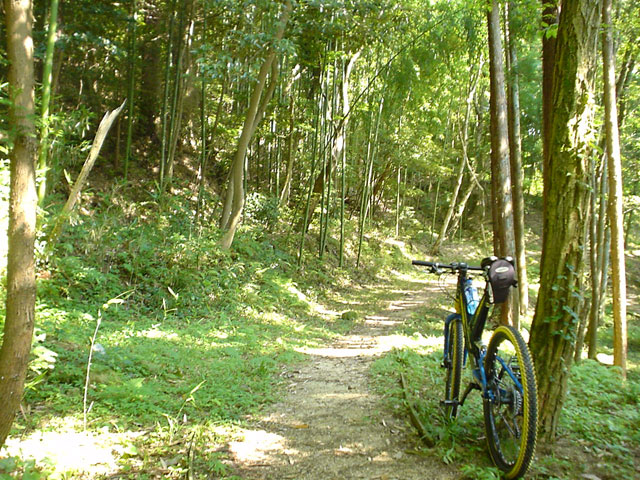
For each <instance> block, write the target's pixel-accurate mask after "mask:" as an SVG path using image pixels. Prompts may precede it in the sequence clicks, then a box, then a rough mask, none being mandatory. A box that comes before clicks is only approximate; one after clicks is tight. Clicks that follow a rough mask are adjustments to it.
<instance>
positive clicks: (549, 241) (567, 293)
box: [529, 0, 600, 440]
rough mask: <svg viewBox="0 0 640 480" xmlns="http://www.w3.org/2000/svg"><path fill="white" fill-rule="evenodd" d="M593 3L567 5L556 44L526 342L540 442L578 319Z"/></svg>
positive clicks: (559, 397) (561, 392)
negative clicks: (538, 251) (538, 254)
mask: <svg viewBox="0 0 640 480" xmlns="http://www.w3.org/2000/svg"><path fill="white" fill-rule="evenodd" d="M599 6H600V2H599V1H598V0H577V1H573V2H566V3H565V4H564V5H563V8H562V12H561V14H560V19H559V25H558V34H557V38H556V45H555V48H556V51H555V61H554V72H553V85H552V89H551V92H552V107H553V108H552V109H551V110H550V111H548V114H549V115H551V119H550V120H549V119H547V120H549V122H548V125H550V129H549V131H548V132H547V133H548V134H549V146H548V148H549V150H548V158H545V160H546V161H547V166H548V170H547V171H546V172H545V175H544V181H545V183H544V196H545V198H546V199H547V205H546V210H545V211H544V219H543V229H544V235H543V244H542V258H541V262H540V290H539V293H538V300H537V304H536V312H535V316H534V319H533V324H532V326H531V338H530V341H529V344H530V347H531V351H532V353H533V357H534V362H535V365H536V374H537V379H538V401H539V406H540V408H539V411H540V419H539V428H540V431H541V434H542V436H543V438H545V439H546V440H552V439H553V438H554V437H555V434H556V430H557V426H558V419H559V416H560V411H561V409H562V405H563V403H564V399H565V395H566V386H567V379H568V376H569V370H570V368H571V364H572V362H573V351H574V343H575V335H576V329H577V325H578V320H579V318H578V315H577V313H576V312H578V310H579V308H580V303H581V293H582V292H580V291H579V290H578V288H579V287H578V286H579V284H580V282H579V278H580V275H581V274H582V263H583V262H582V259H583V250H584V245H583V243H584V237H585V235H584V234H585V231H584V230H585V228H586V224H587V218H586V216H587V211H588V205H587V202H588V188H589V182H588V177H589V165H588V162H589V154H590V143H591V141H592V138H593V116H594V104H593V103H594V98H593V97H594V71H595V67H596V61H595V58H596V46H597V40H598V28H599V25H600V15H599V13H600V11H599Z"/></svg>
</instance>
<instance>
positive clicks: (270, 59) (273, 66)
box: [220, 0, 293, 249]
mask: <svg viewBox="0 0 640 480" xmlns="http://www.w3.org/2000/svg"><path fill="white" fill-rule="evenodd" d="M292 9H293V5H292V3H291V0H287V2H286V3H285V6H284V9H283V10H282V14H281V16H280V20H279V25H278V30H277V31H276V35H275V38H274V42H279V41H280V40H282V37H283V36H284V31H285V28H286V26H287V22H288V21H289V15H290V14H291V10H292ZM269 72H271V84H270V85H269V88H268V89H267V91H266V93H265V94H264V96H263V91H264V87H265V84H266V82H267V77H268V75H269ZM277 81H278V59H277V58H276V46H275V45H272V46H271V47H270V48H269V51H268V53H267V56H266V58H265V60H264V62H263V64H262V66H261V67H260V71H259V73H258V78H257V82H256V85H255V86H254V89H253V92H252V94H251V98H250V101H249V108H248V109H247V114H246V117H245V121H244V125H243V127H242V132H241V133H240V138H239V139H238V147H237V149H236V153H235V156H234V158H233V163H232V164H231V174H230V176H229V183H228V187H227V194H226V199H225V205H224V210H223V212H222V219H221V222H220V225H221V227H222V228H223V229H224V230H225V233H224V235H223V237H222V239H221V241H220V245H221V246H222V248H223V249H228V248H230V247H231V244H232V243H233V238H234V236H235V234H236V230H237V228H238V225H239V224H240V218H241V216H242V211H243V209H244V181H245V157H246V154H247V149H248V147H249V142H250V141H251V139H252V138H253V134H254V132H255V130H256V128H257V126H258V124H259V123H260V121H261V120H262V116H263V115H264V112H265V110H266V108H267V104H268V103H269V101H270V100H271V96H272V95H273V90H274V89H275V85H276V83H277Z"/></svg>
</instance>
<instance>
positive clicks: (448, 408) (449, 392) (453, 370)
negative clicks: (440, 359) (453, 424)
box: [444, 318, 464, 418]
mask: <svg viewBox="0 0 640 480" xmlns="http://www.w3.org/2000/svg"><path fill="white" fill-rule="evenodd" d="M447 344H448V348H447V351H446V352H445V367H446V368H447V373H446V377H445V391H444V399H445V405H444V413H445V416H446V417H447V418H455V417H456V415H457V414H458V404H457V401H458V397H459V396H460V380H461V378H462V360H463V354H464V339H463V336H462V319H460V318H454V319H453V320H452V321H451V324H450V325H449V341H448V342H447ZM446 402H454V403H453V404H447V403H446Z"/></svg>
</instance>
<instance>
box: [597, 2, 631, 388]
mask: <svg viewBox="0 0 640 480" xmlns="http://www.w3.org/2000/svg"><path fill="white" fill-rule="evenodd" d="M611 4H612V0H603V4H602V23H603V27H604V29H603V31H602V56H603V69H602V70H603V76H604V79H603V83H604V111H605V122H604V123H605V136H606V144H607V166H608V170H609V179H608V180H609V205H608V210H609V225H610V226H611V267H612V268H611V271H612V275H611V276H612V287H613V364H614V365H616V366H618V367H620V369H621V370H622V376H623V377H626V375H627V286H626V279H625V264H624V225H623V221H624V217H623V213H622V163H621V159H620V137H619V133H618V112H617V106H616V77H615V54H614V49H613V34H612V29H613V26H612V24H611Z"/></svg>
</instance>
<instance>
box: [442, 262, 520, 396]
mask: <svg viewBox="0 0 640 480" xmlns="http://www.w3.org/2000/svg"><path fill="white" fill-rule="evenodd" d="M471 268H472V269H473V270H481V269H479V268H477V267H475V268H474V267H471ZM468 270H469V268H468V267H467V266H466V265H460V266H459V270H458V279H457V285H456V296H455V308H456V313H452V314H451V315H449V316H448V317H447V318H446V320H445V324H444V342H445V344H444V351H445V355H446V352H447V351H448V347H449V342H450V338H449V332H450V325H451V322H453V321H458V319H459V320H460V321H461V322H462V331H463V332H464V350H463V351H464V354H463V367H464V366H466V363H467V357H468V356H469V354H470V356H471V358H472V359H473V368H472V373H473V376H474V378H475V379H476V381H477V382H478V383H474V382H471V383H469V385H468V386H467V388H466V390H465V391H464V393H463V395H462V399H461V400H460V401H458V402H457V403H458V405H459V406H462V404H463V403H464V401H465V399H466V398H467V395H469V392H471V390H474V389H477V390H481V392H482V396H483V398H488V399H489V400H494V394H493V392H492V391H491V390H489V389H488V388H487V376H486V373H485V369H484V358H485V355H486V347H485V346H484V345H483V343H482V332H483V331H484V327H485V325H486V323H487V318H488V316H489V310H490V308H491V284H490V283H489V282H488V280H487V278H486V273H484V270H483V276H484V277H485V282H486V285H485V288H484V293H483V294H482V297H481V298H480V302H479V303H478V306H477V308H476V311H475V312H474V314H473V315H472V316H469V313H468V310H467V298H466V296H465V294H464V287H465V284H466V281H467V279H468V278H469V277H468ZM445 361H446V359H445ZM499 361H500V363H501V365H502V366H503V367H504V369H505V371H507V373H508V375H509V376H510V377H511V378H512V379H513V380H514V381H515V382H516V383H517V386H518V388H520V389H522V385H520V382H518V380H517V378H516V377H515V375H514V374H513V372H512V371H511V368H510V367H509V366H508V365H506V363H504V362H503V361H502V359H499Z"/></svg>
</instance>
